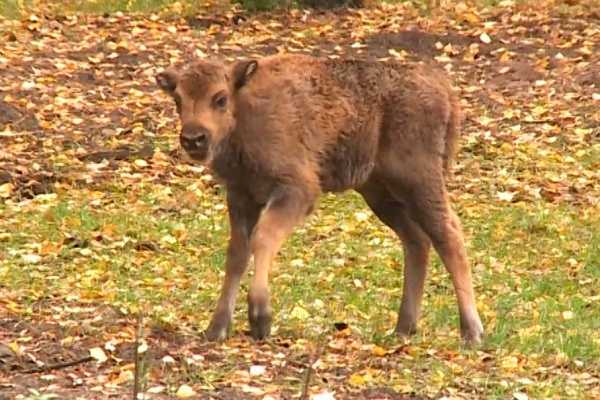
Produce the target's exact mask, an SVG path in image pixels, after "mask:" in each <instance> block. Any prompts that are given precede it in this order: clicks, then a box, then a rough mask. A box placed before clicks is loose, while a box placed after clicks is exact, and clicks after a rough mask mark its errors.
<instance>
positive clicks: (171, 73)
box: [156, 60, 258, 162]
mask: <svg viewBox="0 0 600 400" xmlns="http://www.w3.org/2000/svg"><path fill="white" fill-rule="evenodd" d="M257 68H258V63H257V62H256V61H239V62H236V63H234V64H231V65H225V64H222V63H218V62H214V61H209V60H202V61H197V62H195V63H193V64H191V65H189V66H188V68H185V69H183V70H176V69H174V68H169V69H166V70H164V71H163V72H160V73H159V74H158V75H157V76H156V82H157V83H158V85H159V86H160V87H161V88H162V90H164V91H165V92H166V93H167V94H169V95H170V96H171V97H172V98H173V100H174V101H175V105H176V107H177V113H178V114H179V118H180V119H181V132H180V135H179V141H180V143H181V146H182V147H183V148H184V149H185V151H186V152H187V153H188V154H189V155H190V157H191V158H193V159H194V160H197V161H200V162H210V160H211V159H212V157H213V156H214V155H215V152H216V151H217V149H218V148H219V144H220V143H222V141H223V139H224V138H225V137H226V136H227V135H228V134H229V133H230V132H231V131H232V130H233V129H234V128H235V118H234V114H233V112H234V108H235V95H236V92H237V91H238V90H240V89H241V88H242V87H243V86H244V85H245V84H246V83H247V82H248V80H249V79H250V78H251V77H252V75H253V74H254V73H255V72H256V69H257Z"/></svg>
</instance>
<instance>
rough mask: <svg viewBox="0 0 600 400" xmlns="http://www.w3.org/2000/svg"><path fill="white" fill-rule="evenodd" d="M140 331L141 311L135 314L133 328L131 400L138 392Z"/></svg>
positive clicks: (135, 397)
mask: <svg viewBox="0 0 600 400" xmlns="http://www.w3.org/2000/svg"><path fill="white" fill-rule="evenodd" d="M141 330H142V311H141V310H139V311H138V314H137V322H136V327H135V351H134V353H133V354H134V356H133V362H134V365H135V369H134V371H133V400H137V398H138V393H139V392H140V352H139V347H140V336H141V334H142V333H141Z"/></svg>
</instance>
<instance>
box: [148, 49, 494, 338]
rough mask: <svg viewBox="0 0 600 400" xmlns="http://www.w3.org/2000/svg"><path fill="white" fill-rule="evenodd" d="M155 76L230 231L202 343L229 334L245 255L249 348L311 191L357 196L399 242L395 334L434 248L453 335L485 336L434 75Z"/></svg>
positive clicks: (266, 69) (284, 61)
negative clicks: (452, 300)
mask: <svg viewBox="0 0 600 400" xmlns="http://www.w3.org/2000/svg"><path fill="white" fill-rule="evenodd" d="M156 80H157V82H158V84H159V86H160V87H161V88H162V89H163V90H164V91H165V92H166V93H168V94H169V95H170V96H172V98H173V100H174V101H175V104H176V106H177V112H178V114H179V117H180V118H181V134H180V143H181V146H182V147H183V148H184V149H185V150H186V152H187V153H188V154H189V156H190V157H191V158H193V159H195V160H197V161H199V162H202V163H204V164H206V165H208V166H209V168H210V169H211V170H212V172H213V173H214V174H215V176H216V177H217V178H219V179H220V180H221V181H222V182H223V183H224V184H225V186H226V189H227V190H226V191H227V207H228V213H229V222H230V225H231V236H230V239H229V244H228V249H227V260H226V273H225V279H224V282H223V286H222V288H221V295H220V298H219V301H218V304H217V307H216V310H215V312H214V314H213V317H212V320H211V322H210V325H209V326H208V329H207V330H206V331H205V332H204V334H205V336H206V338H207V339H209V340H219V339H223V338H226V337H227V332H228V328H229V325H230V324H231V320H232V314H233V310H234V307H235V301H236V296H237V293H238V290H239V286H240V280H241V277H242V275H243V273H244V271H245V270H246V268H247V265H248V263H249V259H250V255H253V256H254V276H253V277H252V280H251V282H250V287H249V292H248V318H249V322H250V331H251V334H252V337H253V338H255V339H263V338H265V337H266V336H268V335H269V333H270V328H271V320H272V312H271V309H270V304H269V303H270V301H269V298H270V295H269V284H268V269H269V265H270V263H271V262H272V261H273V259H274V258H275V256H276V254H277V252H278V251H279V249H280V247H281V245H282V243H283V241H284V240H285V239H286V237H287V236H288V235H289V234H290V233H291V232H292V230H293V229H294V227H295V226H296V225H298V224H299V223H300V222H301V221H302V220H303V218H304V217H305V216H306V215H307V214H308V213H310V212H311V211H312V209H313V207H314V204H315V202H316V200H317V199H318V197H319V195H320V194H321V193H323V192H342V191H344V190H348V189H354V190H356V191H358V192H359V193H360V194H361V195H362V196H363V197H364V199H365V201H366V202H367V204H368V205H369V206H370V207H371V209H372V210H373V212H374V213H375V215H377V217H378V218H379V219H381V221H383V222H384V223H385V224H386V225H388V226H389V227H390V228H391V229H393V230H394V231H395V232H396V233H397V235H398V236H399V237H400V239H401V242H402V245H403V249H404V257H405V268H404V288H403V294H402V301H401V306H400V310H399V315H398V323H397V325H396V330H395V331H396V333H397V334H399V335H409V334H412V333H414V332H416V328H417V321H418V318H419V313H420V309H421V300H422V296H423V285H424V281H425V275H426V269H427V264H428V257H429V250H430V247H431V245H432V244H433V247H434V248H435V250H436V251H437V253H438V254H439V256H440V258H441V260H442V262H443V264H444V265H445V267H446V268H447V269H448V271H449V273H450V276H451V278H452V283H453V285H454V289H455V291H456V296H457V298H458V308H459V311H460V326H461V332H462V337H463V339H464V340H465V342H466V343H467V344H473V343H477V342H480V341H481V339H482V336H483V326H482V324H481V321H480V318H479V315H478V313H477V309H476V306H475V295H474V292H473V287H472V282H471V272H470V268H469V264H468V260H467V253H466V250H465V245H464V239H463V234H462V230H461V225H460V222H459V220H458V218H457V216H456V214H455V213H454V212H453V210H452V208H451V206H450V203H449V199H448V193H447V189H446V179H447V177H448V175H449V168H450V162H451V158H452V155H453V153H454V148H455V144H456V141H457V139H458V136H459V103H458V99H457V96H456V94H455V93H454V92H453V90H452V88H451V86H450V85H449V84H448V83H447V82H446V80H445V77H444V76H443V74H440V73H438V72H436V71H434V70H429V69H426V68H424V67H421V66H418V65H413V66H406V65H401V64H399V63H392V62H389V63H383V62H375V61H358V60H329V59H317V58H312V57H308V56H300V55H276V56H270V57H266V58H263V59H261V60H259V61H255V60H251V61H239V62H235V63H232V64H228V65H226V64H223V63H221V62H216V61H209V60H202V61H196V62H194V63H193V64H191V65H189V66H188V67H187V68H185V69H183V70H175V69H172V68H171V69H167V70H165V71H163V72H161V73H159V74H158V75H157V77H156Z"/></svg>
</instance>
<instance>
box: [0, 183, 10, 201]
mask: <svg viewBox="0 0 600 400" xmlns="http://www.w3.org/2000/svg"><path fill="white" fill-rule="evenodd" d="M12 191H13V185H12V183H10V182H8V183H5V184H2V185H0V197H4V198H7V197H10V196H12Z"/></svg>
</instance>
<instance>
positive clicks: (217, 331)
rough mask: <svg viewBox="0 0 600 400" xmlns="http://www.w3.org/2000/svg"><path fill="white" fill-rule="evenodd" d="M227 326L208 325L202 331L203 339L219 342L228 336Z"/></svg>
mask: <svg viewBox="0 0 600 400" xmlns="http://www.w3.org/2000/svg"><path fill="white" fill-rule="evenodd" d="M228 330H229V329H228V327H225V328H220V327H210V326H209V327H208V328H207V329H206V330H205V331H203V332H202V335H203V336H204V339H206V340H207V341H209V342H220V341H223V340H226V339H227V337H228V336H229V332H228Z"/></svg>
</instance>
